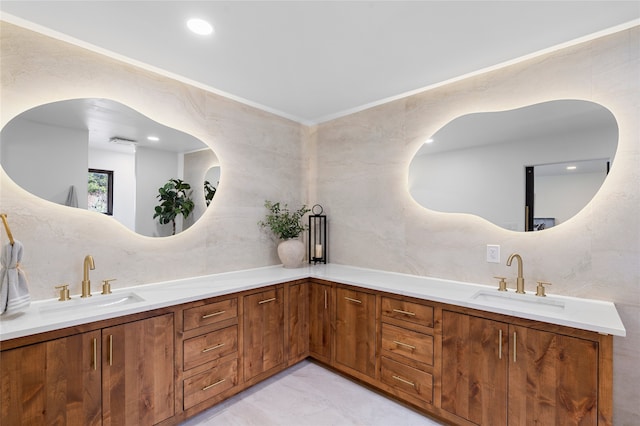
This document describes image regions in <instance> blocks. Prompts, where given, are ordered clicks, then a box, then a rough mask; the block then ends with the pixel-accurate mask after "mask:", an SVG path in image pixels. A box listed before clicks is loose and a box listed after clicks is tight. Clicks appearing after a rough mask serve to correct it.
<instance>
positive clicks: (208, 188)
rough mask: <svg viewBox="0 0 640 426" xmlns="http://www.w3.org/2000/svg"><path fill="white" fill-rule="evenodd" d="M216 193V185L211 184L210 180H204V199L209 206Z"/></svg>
mask: <svg viewBox="0 0 640 426" xmlns="http://www.w3.org/2000/svg"><path fill="white" fill-rule="evenodd" d="M214 195H216V187H215V186H213V185H211V182H209V181H208V180H205V181H204V201H205V203H207V207H209V204H211V201H212V200H213V196H214Z"/></svg>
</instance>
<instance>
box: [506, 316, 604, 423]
mask: <svg viewBox="0 0 640 426" xmlns="http://www.w3.org/2000/svg"><path fill="white" fill-rule="evenodd" d="M510 338H511V348H512V351H511V354H510V356H509V358H510V362H509V424H545V425H552V424H563V425H595V424H597V423H598V421H597V420H598V343H597V342H594V341H589V340H583V339H579V338H576V337H569V336H564V335H558V334H555V333H550V332H545V331H539V330H533V329H530V328H525V327H517V326H510Z"/></svg>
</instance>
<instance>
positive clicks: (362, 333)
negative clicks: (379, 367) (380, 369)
mask: <svg viewBox="0 0 640 426" xmlns="http://www.w3.org/2000/svg"><path fill="white" fill-rule="evenodd" d="M334 336H335V337H334V339H335V344H334V351H335V357H334V359H335V362H336V365H335V366H336V367H338V368H343V369H344V368H345V367H346V368H347V370H346V371H347V372H348V373H350V372H351V371H350V370H353V371H354V372H356V373H361V374H364V375H365V376H368V377H371V378H374V377H375V375H376V343H377V340H376V295H375V293H368V292H364V291H361V290H354V289H351V288H347V287H338V288H337V289H336V330H335V334H334ZM356 377H357V376H356Z"/></svg>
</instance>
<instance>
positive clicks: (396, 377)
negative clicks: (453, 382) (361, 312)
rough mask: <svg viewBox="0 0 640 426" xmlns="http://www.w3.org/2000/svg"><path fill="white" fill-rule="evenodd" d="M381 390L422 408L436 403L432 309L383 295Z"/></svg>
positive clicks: (412, 301) (423, 304)
mask: <svg viewBox="0 0 640 426" xmlns="http://www.w3.org/2000/svg"><path fill="white" fill-rule="evenodd" d="M381 299H382V303H381V305H382V308H381V310H382V314H381V322H382V324H381V339H380V340H381V341H380V344H381V352H380V355H381V363H380V382H382V385H381V387H382V388H383V389H384V390H386V391H388V392H390V393H392V394H394V395H395V396H397V397H399V398H401V399H403V400H405V401H407V402H411V403H413V404H415V405H417V406H419V407H424V406H425V404H429V405H430V404H432V403H433V390H434V380H433V365H434V354H435V352H434V348H435V346H434V336H433V334H434V333H433V326H434V322H433V311H434V309H433V306H431V305H428V304H426V303H422V302H421V303H418V302H417V301H414V300H407V299H401V298H396V297H388V296H382V298H381Z"/></svg>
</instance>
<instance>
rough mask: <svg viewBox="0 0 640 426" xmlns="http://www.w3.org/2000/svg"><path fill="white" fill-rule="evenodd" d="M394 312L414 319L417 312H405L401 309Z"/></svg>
mask: <svg viewBox="0 0 640 426" xmlns="http://www.w3.org/2000/svg"><path fill="white" fill-rule="evenodd" d="M393 312H397V313H399V314H403V315H409V316H412V317H415V316H416V313H415V312H409V311H403V310H401V309H394V310H393Z"/></svg>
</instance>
